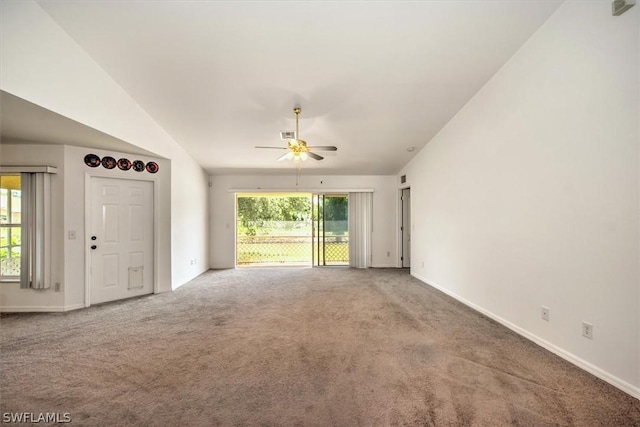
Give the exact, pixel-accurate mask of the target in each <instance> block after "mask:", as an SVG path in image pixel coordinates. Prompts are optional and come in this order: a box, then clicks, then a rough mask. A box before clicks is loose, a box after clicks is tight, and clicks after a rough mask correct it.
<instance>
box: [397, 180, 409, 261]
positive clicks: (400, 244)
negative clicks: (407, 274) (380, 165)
mask: <svg viewBox="0 0 640 427" xmlns="http://www.w3.org/2000/svg"><path fill="white" fill-rule="evenodd" d="M404 190H409V191H411V186H410V185H405V186H404V187H401V188H399V189H398V223H397V224H398V240H397V243H398V258H397V259H396V262H397V266H398V267H397V268H409V269H411V267H404V263H403V262H402V261H403V260H402V258H403V253H402V251H403V244H404V236H403V232H402V227H403V226H404V224H403V221H404V218H403V216H402V210H403V205H402V192H403V191H404ZM409 200H411V199H409ZM409 212H411V202H409ZM410 221H411V220H410ZM411 226H412V224H409V227H410V228H409V233H411V232H412V231H413V230H411ZM409 254H411V249H409Z"/></svg>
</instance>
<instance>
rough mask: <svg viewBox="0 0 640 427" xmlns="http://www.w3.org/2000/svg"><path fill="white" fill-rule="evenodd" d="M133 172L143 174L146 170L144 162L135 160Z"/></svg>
mask: <svg viewBox="0 0 640 427" xmlns="http://www.w3.org/2000/svg"><path fill="white" fill-rule="evenodd" d="M133 170H134V171H136V172H142V171H143V170H144V162H143V161H142V160H135V161H134V162H133Z"/></svg>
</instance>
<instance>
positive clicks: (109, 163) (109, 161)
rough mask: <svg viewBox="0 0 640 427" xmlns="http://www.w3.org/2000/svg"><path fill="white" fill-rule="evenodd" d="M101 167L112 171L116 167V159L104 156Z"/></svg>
mask: <svg viewBox="0 0 640 427" xmlns="http://www.w3.org/2000/svg"><path fill="white" fill-rule="evenodd" d="M102 167H103V168H105V169H113V168H115V167H116V159H114V158H113V157H111V156H105V157H103V158H102Z"/></svg>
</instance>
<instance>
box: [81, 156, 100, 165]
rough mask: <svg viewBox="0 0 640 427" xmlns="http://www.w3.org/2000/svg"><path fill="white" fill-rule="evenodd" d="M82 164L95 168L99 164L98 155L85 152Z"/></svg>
mask: <svg viewBox="0 0 640 427" xmlns="http://www.w3.org/2000/svg"><path fill="white" fill-rule="evenodd" d="M84 164H85V165H87V166H90V167H92V168H97V167H98V166H100V157H98V156H96V155H95V154H87V155H86V156H84Z"/></svg>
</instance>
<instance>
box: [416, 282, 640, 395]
mask: <svg viewBox="0 0 640 427" xmlns="http://www.w3.org/2000/svg"><path fill="white" fill-rule="evenodd" d="M411 275H412V276H413V277H415V278H416V279H418V280H420V281H421V282H424V283H425V284H427V285H429V286H431V287H432V288H435V289H438V290H439V291H442V292H444V293H445V294H447V295H449V296H450V297H452V298H454V299H456V300H458V301H460V302H461V303H463V304H464V305H466V306H467V307H470V308H472V309H474V310H475V311H477V312H479V313H481V314H483V315H485V316H487V317H489V318H491V319H493V320H495V321H496V322H498V323H500V324H502V325H503V326H506V327H507V328H509V329H511V330H512V331H514V332H515V333H517V334H518V335H521V336H523V337H525V338H527V339H528V340H530V341H533V342H534V343H536V344H538V345H539V346H541V347H543V348H545V349H547V350H549V351H550V352H552V353H553V354H555V355H557V356H560V357H561V358H563V359H564V360H566V361H568V362H570V363H572V364H574V365H575V366H577V367H579V368H581V369H584V370H585V371H587V372H589V373H590V374H592V375H594V376H596V377H598V378H600V379H601V380H603V381H606V382H608V383H609V384H611V385H612V386H614V387H616V388H618V389H620V390H622V391H623V392H625V393H627V394H629V395H630V396H632V397H635V398H636V399H639V400H640V387H636V386H634V385H633V384H629V383H628V382H626V381H624V380H622V379H620V378H618V377H616V376H615V375H612V374H610V373H609V372H606V371H604V370H603V369H601V368H599V367H597V366H595V365H592V364H591V363H589V362H587V361H586V360H584V359H581V358H580V357H578V356H576V355H575V354H573V353H570V352H568V351H566V350H564V349H563V348H560V347H558V346H557V345H555V344H552V343H550V342H549V341H546V340H544V339H542V338H540V337H539V336H537V335H535V334H532V333H531V332H529V331H527V330H526V329H523V328H521V327H519V326H517V325H514V324H513V323H511V322H509V321H507V320H505V319H503V318H502V317H500V316H497V315H495V314H494V313H492V312H490V311H488V310H485V309H484V308H482V307H480V306H478V305H476V304H474V303H472V302H470V301H467V300H466V299H464V298H462V297H461V296H459V295H457V294H455V293H454V292H451V291H449V290H448V289H446V288H444V287H442V286H440V285H438V284H437V283H435V282H433V281H431V280H428V279H426V278H424V277H421V276H420V275H419V274H416V273H414V272H413V271H412V272H411Z"/></svg>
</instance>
